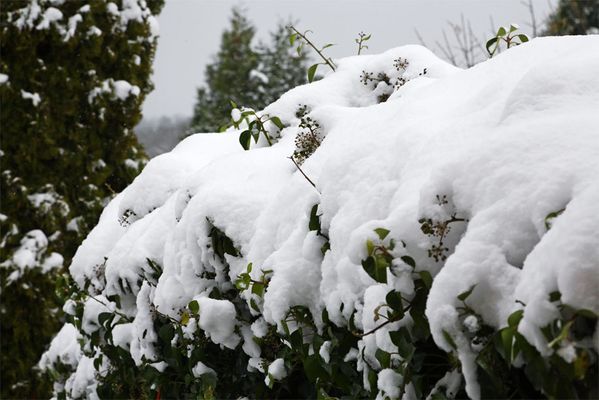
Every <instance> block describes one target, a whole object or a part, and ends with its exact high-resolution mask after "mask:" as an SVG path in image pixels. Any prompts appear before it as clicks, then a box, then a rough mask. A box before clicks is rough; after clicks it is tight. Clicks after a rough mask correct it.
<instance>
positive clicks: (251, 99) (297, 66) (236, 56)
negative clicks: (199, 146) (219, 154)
mask: <svg viewBox="0 0 599 400" xmlns="http://www.w3.org/2000/svg"><path fill="white" fill-rule="evenodd" d="M255 33H256V30H255V28H254V26H253V25H252V24H251V23H250V21H249V20H248V19H247V18H246V17H245V16H244V15H243V12H242V11H241V10H240V9H238V8H234V9H233V14H232V16H231V20H230V27H229V29H227V30H226V31H225V32H223V35H222V38H221V45H220V50H219V51H218V53H217V55H216V57H215V60H214V62H213V63H212V64H209V65H208V66H207V67H206V86H204V87H200V88H199V89H198V94H197V102H196V105H195V107H194V115H193V118H192V122H191V130H190V131H191V132H217V131H219V130H220V128H221V127H223V126H225V125H226V124H228V123H229V122H230V119H231V117H230V111H231V108H230V101H231V100H232V101H234V102H235V103H236V104H239V105H240V106H245V107H251V108H253V109H256V110H258V109H261V108H263V107H265V106H266V105H268V104H269V103H271V102H272V101H274V100H276V99H277V98H278V97H279V96H280V95H281V94H283V93H285V92H286V91H288V90H289V89H291V88H293V87H295V86H297V85H300V84H302V83H305V82H306V78H305V76H306V75H305V74H306V69H307V56H306V55H303V54H302V55H297V54H294V53H293V48H292V47H291V45H290V44H289V41H288V39H287V37H288V34H287V31H286V29H285V26H284V25H283V24H279V26H278V27H277V29H276V30H275V31H274V32H272V33H271V34H270V43H268V44H265V43H260V44H258V45H257V46H253V45H252V42H253V39H254V35H255Z"/></svg>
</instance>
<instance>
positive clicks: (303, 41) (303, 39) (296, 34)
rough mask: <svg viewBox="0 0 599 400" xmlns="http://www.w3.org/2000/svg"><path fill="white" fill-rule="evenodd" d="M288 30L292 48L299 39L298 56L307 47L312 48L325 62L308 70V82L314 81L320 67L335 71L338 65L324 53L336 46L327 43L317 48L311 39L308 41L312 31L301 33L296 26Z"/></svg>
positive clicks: (289, 27) (290, 26)
mask: <svg viewBox="0 0 599 400" xmlns="http://www.w3.org/2000/svg"><path fill="white" fill-rule="evenodd" d="M287 29H288V30H289V32H290V34H289V44H291V46H293V45H294V44H295V41H296V40H298V39H299V45H298V46H297V48H296V50H297V54H301V52H302V49H303V47H304V46H305V45H308V46H310V47H311V48H312V49H313V50H314V51H315V52H316V54H318V55H319V56H320V58H322V60H323V61H324V62H320V63H316V64H314V65H312V66H310V68H308V82H312V81H313V80H314V76H315V75H316V69H317V68H318V66H319V65H328V66H329V68H331V69H332V70H333V71H335V70H336V69H337V68H336V65H335V63H334V62H333V60H332V59H331V58H330V57H326V56H325V55H324V54H323V51H324V50H325V49H327V48H329V47H331V46H334V44H333V43H327V44H325V45H324V46H322V47H321V48H318V47H316V45H315V44H314V43H312V41H311V40H310V39H308V37H307V35H308V33H312V31H309V30H308V31H305V32H303V33H302V32H300V31H298V30H297V29H296V28H295V26H293V25H289V26H288V27H287Z"/></svg>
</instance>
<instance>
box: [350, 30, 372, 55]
mask: <svg viewBox="0 0 599 400" xmlns="http://www.w3.org/2000/svg"><path fill="white" fill-rule="evenodd" d="M371 37H372V34H366V33H364V32H360V33H358V37H357V38H356V39H354V40H355V42H356V43H357V44H358V55H360V54H361V53H362V50H365V49H367V48H368V46H367V45H365V44H364V43H366V42H367V41H369V40H370V38H371Z"/></svg>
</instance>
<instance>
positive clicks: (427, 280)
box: [418, 271, 433, 289]
mask: <svg viewBox="0 0 599 400" xmlns="http://www.w3.org/2000/svg"><path fill="white" fill-rule="evenodd" d="M418 275H420V279H422V281H423V282H424V285H425V286H426V288H427V289H430V288H431V286H433V276H432V275H431V273H430V272H428V271H419V272H418Z"/></svg>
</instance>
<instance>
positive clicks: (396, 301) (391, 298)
mask: <svg viewBox="0 0 599 400" xmlns="http://www.w3.org/2000/svg"><path fill="white" fill-rule="evenodd" d="M385 301H386V302H387V305H388V306H389V307H391V309H392V310H393V311H395V312H396V313H397V314H398V315H399V316H400V318H401V317H403V313H404V310H403V302H402V300H401V293H399V292H396V291H395V290H392V291H390V292H389V293H387V296H386V297H385Z"/></svg>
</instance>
